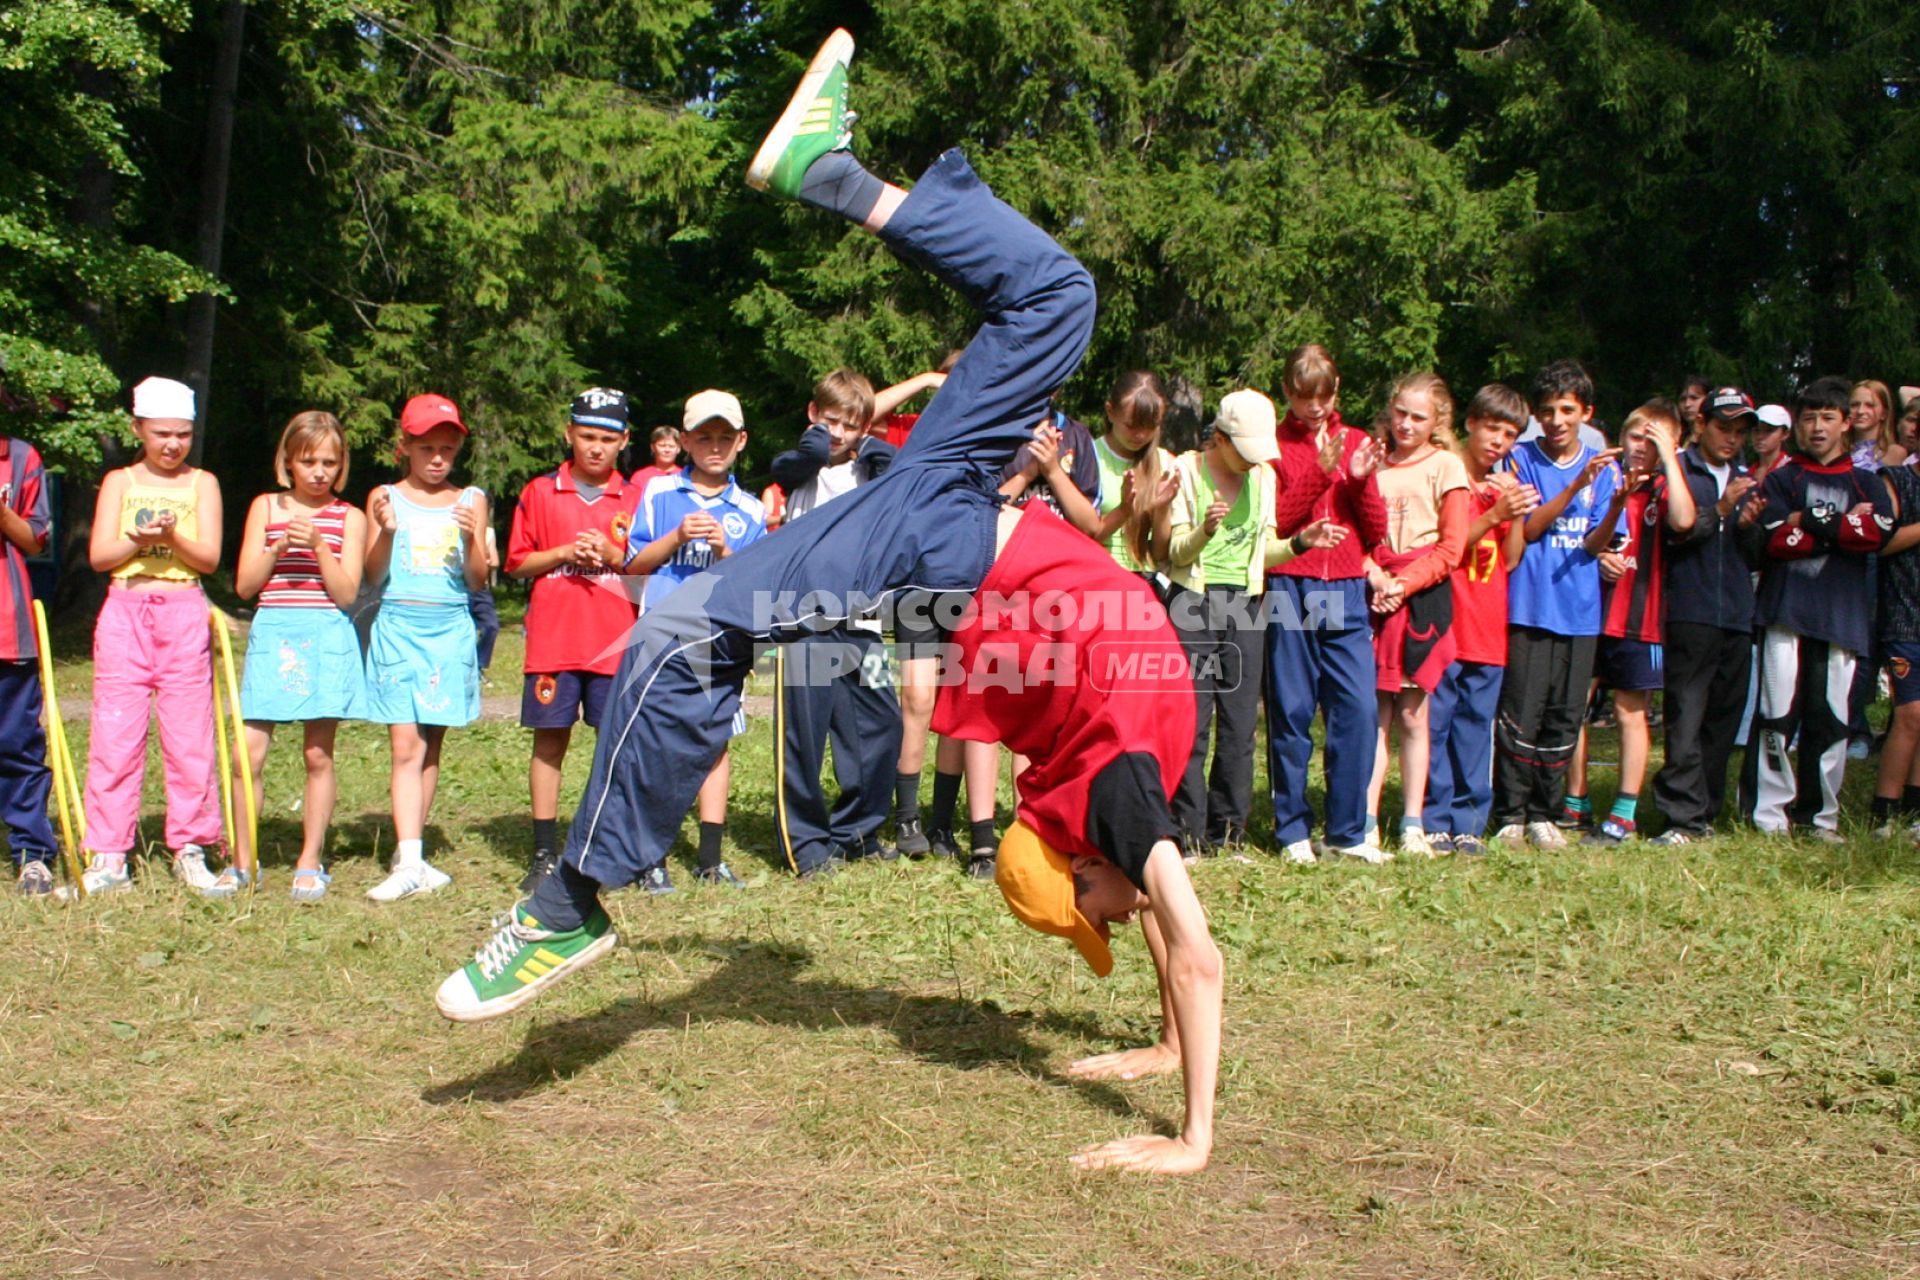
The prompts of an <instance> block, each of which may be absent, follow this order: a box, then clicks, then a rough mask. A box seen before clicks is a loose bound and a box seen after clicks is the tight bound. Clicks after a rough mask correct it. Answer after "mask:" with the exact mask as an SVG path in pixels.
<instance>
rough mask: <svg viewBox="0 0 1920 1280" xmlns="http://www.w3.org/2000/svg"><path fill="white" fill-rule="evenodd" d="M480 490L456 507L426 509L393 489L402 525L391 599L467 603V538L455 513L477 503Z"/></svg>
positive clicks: (391, 570)
mask: <svg viewBox="0 0 1920 1280" xmlns="http://www.w3.org/2000/svg"><path fill="white" fill-rule="evenodd" d="M479 493H480V490H479V489H475V488H471V487H469V488H466V489H462V490H461V491H460V496H459V498H458V499H456V500H455V501H454V504H453V506H451V507H423V506H421V505H420V504H419V503H417V502H410V501H408V500H407V499H406V498H405V497H403V496H401V494H400V491H399V490H398V489H395V488H392V487H391V486H389V487H388V489H387V497H388V499H389V500H390V501H391V502H392V503H393V514H394V517H395V518H396V520H397V521H398V522H399V528H397V529H395V530H394V531H393V556H392V558H390V559H389V560H388V561H387V583H386V592H385V596H386V599H388V600H393V601H396V602H400V603H406V604H457V605H459V606H461V607H462V608H465V607H466V603H467V576H466V542H465V537H464V535H463V534H462V533H461V532H460V526H459V525H457V524H455V523H454V522H453V512H454V508H456V507H470V506H472V505H473V502H474V499H475V497H476V496H478V495H479Z"/></svg>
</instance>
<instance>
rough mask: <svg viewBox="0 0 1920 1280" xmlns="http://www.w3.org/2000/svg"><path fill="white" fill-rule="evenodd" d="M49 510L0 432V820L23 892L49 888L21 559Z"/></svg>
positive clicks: (38, 704) (49, 851)
mask: <svg viewBox="0 0 1920 1280" xmlns="http://www.w3.org/2000/svg"><path fill="white" fill-rule="evenodd" d="M52 527H53V513H52V509H51V504H50V502H49V500H48V495H47V473H46V468H45V466H43V465H42V463H41V461H40V454H39V451H38V450H36V449H35V448H34V447H33V446H32V445H30V444H28V443H27V442H26V441H25V440H16V439H13V438H12V437H11V436H7V435H0V824H4V826H5V827H6V830H7V833H8V843H9V844H10V845H11V846H12V850H13V858H14V861H15V862H17V863H18V864H19V866H20V878H19V881H18V885H19V890H20V893H21V895H22V896H23V897H28V898H43V897H46V896H47V895H48V894H51V893H52V892H53V849H54V844H53V825H52V824H51V823H50V822H48V821H47V799H48V797H49V796H51V795H52V794H53V774H52V773H50V772H49V771H48V769H47V739H46V734H45V733H44V732H43V731H42V730H41V728H40V719H41V715H42V711H43V707H42V696H41V689H40V668H39V660H40V643H39V636H38V634H37V632H36V629H35V627H34V620H33V584H32V582H31V581H30V580H29V579H28V577H27V557H28V556H37V555H39V554H40V552H41V550H42V549H43V548H45V546H46V545H47V531H48V530H49V529H50V528H52Z"/></svg>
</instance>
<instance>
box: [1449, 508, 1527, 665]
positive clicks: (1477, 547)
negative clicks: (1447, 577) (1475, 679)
mask: <svg viewBox="0 0 1920 1280" xmlns="http://www.w3.org/2000/svg"><path fill="white" fill-rule="evenodd" d="M1499 497H1500V490H1499V489H1498V488H1497V487H1496V486H1494V485H1492V484H1481V485H1478V486H1475V487H1474V488H1473V490H1472V496H1471V497H1470V498H1469V499H1468V503H1467V523H1468V524H1469V525H1471V524H1472V523H1473V522H1474V521H1476V520H1478V519H1479V518H1480V517H1481V516H1484V515H1486V514H1487V512H1488V511H1491V510H1492V509H1493V504H1494V503H1495V502H1496V501H1498V500H1499ZM1512 527H1513V521H1511V520H1505V521H1502V522H1501V523H1499V524H1497V525H1495V526H1494V527H1493V528H1491V529H1489V530H1487V532H1486V536H1485V537H1483V538H1481V539H1480V541H1478V542H1473V543H1469V544H1468V545H1467V550H1466V554H1464V555H1462V556H1461V557H1460V566H1459V568H1457V569H1455V570H1454V571H1453V638H1454V644H1455V647H1456V649H1457V652H1456V653H1455V655H1454V656H1455V657H1456V658H1457V659H1458V660H1459V661H1461V662H1478V663H1483V664H1485V665H1487V666H1493V667H1504V666H1506V665H1507V570H1508V568H1509V567H1510V566H1509V565H1508V564H1507V558H1506V553H1505V551H1504V547H1505V544H1506V540H1507V532H1508V531H1509V530H1510V529H1511V528H1512Z"/></svg>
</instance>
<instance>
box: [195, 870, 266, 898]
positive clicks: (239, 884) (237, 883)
mask: <svg viewBox="0 0 1920 1280" xmlns="http://www.w3.org/2000/svg"><path fill="white" fill-rule="evenodd" d="M252 883H253V877H252V876H249V875H248V874H247V873H246V872H244V871H242V870H241V869H240V868H238V867H228V868H227V869H226V870H225V871H222V872H221V873H220V874H219V875H218V876H215V877H214V881H213V883H212V884H210V885H208V886H207V887H206V888H204V889H202V890H201V891H200V896H201V897H203V898H232V897H236V896H238V895H239V893H240V891H241V890H242V889H244V888H246V887H247V886H248V885H250V884H252Z"/></svg>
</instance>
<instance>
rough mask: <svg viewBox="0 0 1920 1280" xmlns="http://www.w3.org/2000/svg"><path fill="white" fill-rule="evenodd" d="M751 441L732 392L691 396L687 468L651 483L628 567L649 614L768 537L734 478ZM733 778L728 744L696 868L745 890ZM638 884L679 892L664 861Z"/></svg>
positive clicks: (711, 789)
mask: <svg viewBox="0 0 1920 1280" xmlns="http://www.w3.org/2000/svg"><path fill="white" fill-rule="evenodd" d="M746 443H747V422H746V416H745V415H744V414H743V413H741V411H740V401H739V400H738V399H736V398H735V397H734V396H733V395H732V394H731V393H729V392H726V391H712V390H708V391H702V392H700V393H699V394H697V395H695V396H693V397H692V398H690V399H689V400H688V401H687V409H686V413H685V414H684V415H682V421H681V430H680V451H681V452H682V453H683V454H685V455H686V456H687V458H688V459H689V461H688V463H687V466H686V468H685V469H684V470H681V471H676V472H674V473H673V474H672V475H670V476H656V477H654V478H653V479H652V480H649V481H648V482H647V487H646V490H645V492H644V493H643V494H642V495H641V498H640V507H639V510H638V511H636V512H635V513H634V522H633V534H632V538H631V540H630V541H629V542H628V544H627V549H628V556H627V570H626V571H627V572H628V573H644V574H646V575H648V577H647V585H646V591H645V593H644V594H643V595H642V596H641V598H640V612H641V614H642V615H643V616H644V615H645V614H646V612H647V611H648V610H649V609H652V608H654V607H655V606H657V605H658V604H659V603H660V602H661V601H662V600H664V599H666V598H667V596H668V595H669V594H671V593H672V592H673V590H674V589H675V588H676V587H678V586H680V584H681V583H683V582H685V581H686V580H687V579H688V578H691V577H693V576H694V575H695V574H697V573H701V572H703V571H705V570H707V569H711V568H712V567H713V566H714V565H715V564H717V563H719V562H720V561H722V560H725V559H726V558H727V557H728V556H731V555H732V554H733V553H734V552H736V551H739V550H742V549H743V548H745V547H748V546H751V545H752V544H754V543H755V542H758V541H759V540H760V539H761V538H764V537H765V536H766V534H767V513H766V509H765V508H764V507H763V506H761V505H760V499H758V498H756V497H754V496H753V495H752V494H750V493H748V492H747V491H746V490H745V489H742V488H741V487H740V485H739V483H738V482H737V481H736V480H735V479H734V478H733V462H734V459H736V458H738V457H739V456H740V450H741V449H742V448H744V447H745V446H746ZM746 728H747V716H746V712H745V710H744V709H736V710H735V711H734V713H733V720H732V735H733V736H735V737H738V736H739V735H740V734H742V733H744V732H746ZM732 779H733V765H732V758H731V757H730V756H729V755H728V754H727V751H726V748H725V747H724V746H723V747H722V748H721V750H720V758H719V759H718V760H716V761H714V762H713V767H712V768H711V769H709V770H708V771H707V777H706V781H704V782H702V783H701V784H700V798H699V812H700V852H699V858H698V866H697V867H696V868H695V870H694V874H695V875H697V876H698V877H699V878H700V879H701V880H703V881H705V882H706V883H708V884H722V885H730V886H732V887H733V888H736V889H739V888H745V887H746V882H745V881H743V880H741V879H740V878H739V877H738V876H736V875H734V873H733V872H732V871H731V870H730V869H729V868H728V866H727V864H726V863H725V862H723V861H721V859H720V836H721V834H722V833H723V832H724V831H725V830H726V826H727V787H728V786H729V785H730V783H731V782H732ZM640 883H641V884H642V885H644V886H645V887H646V889H647V891H648V892H649V893H672V892H673V880H672V879H671V878H670V877H669V876H668V875H667V864H666V863H665V862H657V863H655V864H654V865H653V866H651V867H649V868H647V870H646V871H645V872H643V873H642V874H641V876H640Z"/></svg>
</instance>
